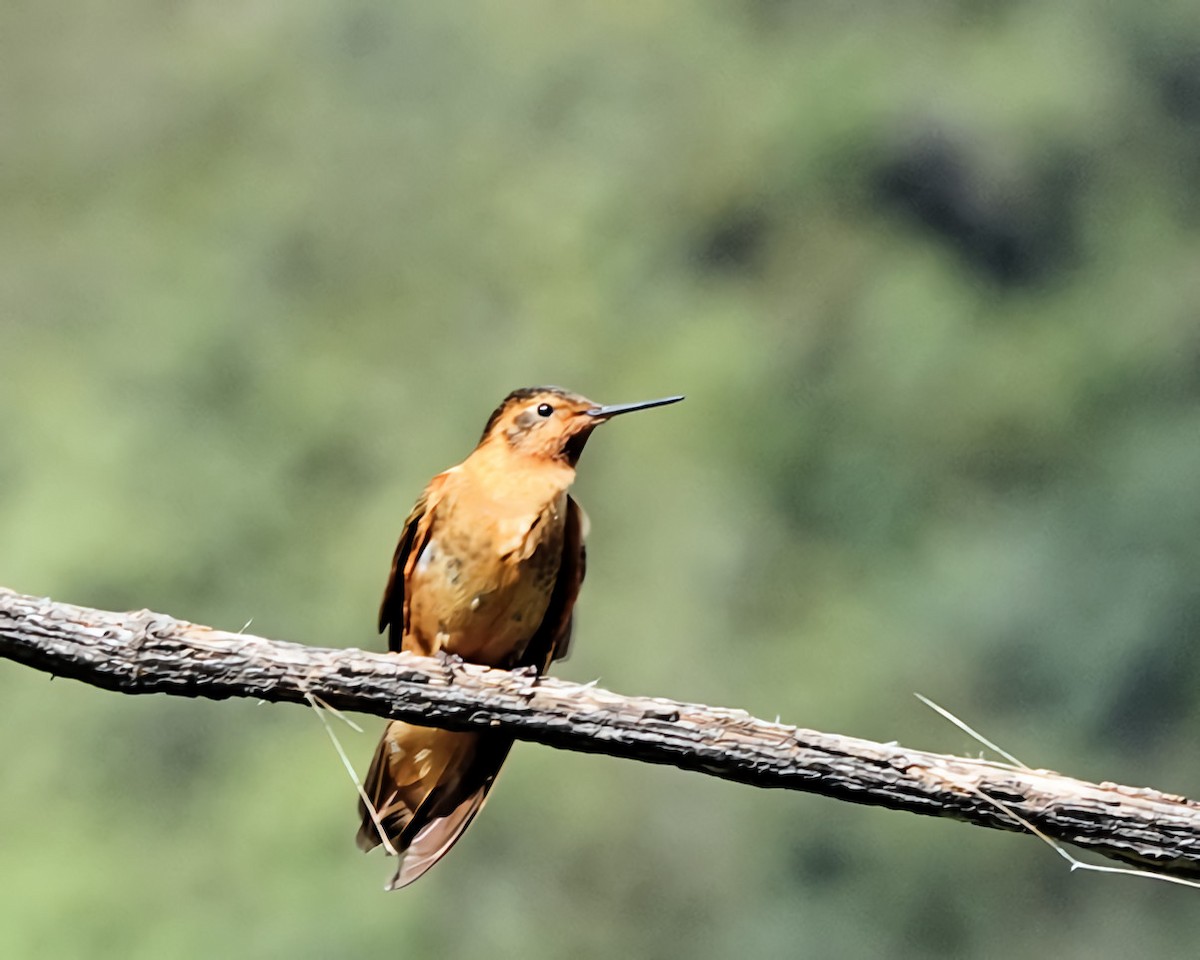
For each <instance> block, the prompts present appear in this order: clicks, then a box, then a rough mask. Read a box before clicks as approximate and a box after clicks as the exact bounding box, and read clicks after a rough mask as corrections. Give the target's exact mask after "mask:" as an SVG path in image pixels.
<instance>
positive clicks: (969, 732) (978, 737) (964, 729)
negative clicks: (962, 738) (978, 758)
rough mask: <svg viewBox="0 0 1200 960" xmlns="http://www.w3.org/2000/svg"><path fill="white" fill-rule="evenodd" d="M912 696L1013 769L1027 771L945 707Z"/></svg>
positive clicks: (918, 695)
mask: <svg viewBox="0 0 1200 960" xmlns="http://www.w3.org/2000/svg"><path fill="white" fill-rule="evenodd" d="M913 696H914V697H916V698H917V699H918V700H920V701H921V702H922V703H923V704H925V706H927V707H928V708H929V709H930V710H934V711H936V712H937V713H940V714H941V715H942V716H943V717H945V718H946V719H947V720H949V721H950V722H951V723H952V724H954V725H955V726H956V727H958V729H959V730H961V731H962V732H963V733H965V734H966V735H967V736H969V737H972V738H974V739H975V740H977V741H978V742H979V743H982V744H983V745H984V746H985V747H987V748H988V749H989V750H993V751H995V752H996V753H998V754H1000V756H1002V757H1003V758H1004V759H1005V760H1007V761H1008V762H1009V763H1011V764H1012V765H1013V766H1014V767H1020V768H1021V769H1022V770H1028V769H1029V768H1028V767H1027V766H1025V764H1023V763H1022V762H1021V761H1020V760H1018V759H1017V758H1016V757H1014V756H1013V755H1012V754H1011V753H1009V752H1008V751H1007V750H1001V749H1000V748H999V747H998V746H996V745H995V744H994V743H992V741H991V740H989V739H988V738H987V737H985V736H984V735H983V734H982V733H980V732H979V731H978V730H976V729H974V728H973V727H969V726H967V725H966V724H965V723H963V722H962V721H961V720H959V719H958V717H956V716H955V715H954V714H952V713H951V712H950V711H949V710H947V709H946V708H945V707H940V706H938V705H937V704H936V703H934V702H933V701H932V700H930V699H929V698H928V697H923V696H921V694H919V693H914V694H913Z"/></svg>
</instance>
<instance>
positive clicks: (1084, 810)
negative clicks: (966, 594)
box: [0, 589, 1200, 877]
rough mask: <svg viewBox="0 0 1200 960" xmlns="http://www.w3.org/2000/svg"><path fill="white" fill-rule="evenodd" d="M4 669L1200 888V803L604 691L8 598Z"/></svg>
mask: <svg viewBox="0 0 1200 960" xmlns="http://www.w3.org/2000/svg"><path fill="white" fill-rule="evenodd" d="M0 656H3V657H7V658H8V659H11V660H15V661H17V662H19V663H23V664H26V665H28V666H31V667H34V668H36V669H39V670H43V671H45V672H47V673H51V674H54V675H57V676H64V677H71V678H74V679H76V680H80V681H83V682H85V683H90V684H92V685H94V686H98V687H103V688H105V689H109V690H116V691H119V692H121V693H129V694H144V693H168V694H172V695H175V696H184V697H207V698H210V699H214V700H221V699H225V698H228V697H251V698H254V699H261V700H270V701H275V702H285V701H286V702H291V703H307V702H309V697H310V696H311V697H314V698H319V700H320V701H321V702H323V703H325V704H328V705H329V706H331V707H333V708H335V709H338V710H356V711H360V712H362V713H369V714H374V715H375V716H379V717H391V718H395V719H400V720H408V721H412V722H415V723H423V724H427V725H430V726H439V727H446V728H449V729H454V730H467V729H474V728H478V727H491V728H503V729H505V730H507V731H508V732H510V733H511V734H512V735H513V736H515V737H517V738H519V739H522V740H530V741H534V742H537V743H544V744H547V745H549V746H553V747H559V748H561V749H567V750H579V751H583V752H588V753H605V754H609V755H611V756H616V757H625V758H628V759H632V760H642V761H645V762H648V763H660V764H670V765H672V766H676V767H680V768H681V769H684V770H695V771H698V772H701V773H707V774H710V775H712V776H717V777H723V778H725V779H727V780H734V781H737V782H740V783H747V784H752V785H755V786H760V787H780V788H785V789H792V790H803V791H806V792H809V793H819V794H823V795H825V796H830V797H836V798H838V799H841V800H849V801H852V802H855V803H865V804H872V805H876V806H882V807H889V808H891V809H895V810H908V811H910V812H913V813H920V814H926V815H929V816H940V817H950V818H953V819H957V820H964V821H967V822H969V823H973V824H975V825H977V826H984V827H992V828H995V829H1001V830H1014V831H1022V832H1023V831H1025V830H1026V829H1027V828H1031V827H1035V828H1036V830H1037V831H1038V832H1040V834H1042V835H1044V836H1045V837H1049V838H1053V839H1054V840H1057V841H1060V842H1065V843H1071V844H1075V845H1077V846H1081V847H1085V848H1088V849H1091V850H1094V851H1097V852H1098V853H1101V854H1103V855H1105V856H1107V857H1112V858H1115V859H1118V860H1122V861H1125V862H1128V863H1133V864H1137V865H1139V866H1144V867H1149V868H1151V869H1153V870H1156V871H1158V872H1160V873H1165V874H1170V875H1172V876H1179V877H1200V804H1197V803H1194V802H1192V801H1190V800H1186V799H1184V798H1183V797H1179V796H1174V795H1171V794H1167V793H1160V792H1158V791H1156V790H1148V789H1141V788H1135V787H1126V786H1120V785H1118V784H1113V783H1088V782H1085V781H1082V780H1075V779H1072V778H1070V777H1065V776H1062V775H1061V774H1057V773H1052V772H1050V771H1046V770H1027V769H1024V768H1020V767H1017V766H1013V765H1009V764H1003V763H991V762H987V761H983V760H972V759H967V758H963V757H953V756H946V755H943V754H936V753H928V752H925V751H921V750H910V749H907V748H905V747H902V746H898V745H895V744H881V743H874V742H872V741H869V740H860V739H857V738H854V737H843V736H838V735H835V734H827V733H819V732H817V731H814V730H804V729H801V728H797V727H790V726H786V725H783V724H780V723H777V722H776V723H771V722H768V721H765V720H759V719H756V718H754V717H752V716H750V715H749V714H747V713H744V712H743V711H740V710H727V709H722V708H718V707H710V706H704V705H701V704H690V703H677V702H675V701H671V700H664V699H658V698H648V697H624V696H620V695H618V694H615V693H610V692H609V691H607V690H601V689H598V688H596V687H594V686H592V685H581V684H577V683H567V682H565V681H562V680H556V679H553V678H542V679H540V680H534V678H532V677H530V676H527V675H524V674H521V673H509V672H507V671H503V670H489V669H487V668H484V667H477V666H474V665H471V664H457V665H453V666H451V665H448V664H443V663H441V662H439V661H437V660H430V659H425V658H421V657H412V656H407V655H395V654H378V653H368V652H365V651H362V650H354V649H348V650H334V649H325V648H319V647H305V646H300V645H298V644H294V643H284V642H280V641H273V640H266V639H263V638H261V637H255V636H250V635H244V634H238V633H227V632H224V631H220V630H214V629H212V628H210V627H203V626H197V625H195V624H191V623H186V622H184V621H180V620H175V619H173V618H171V617H168V616H164V615H162V614H157V613H151V612H150V611H148V610H142V611H138V612H136V613H111V612H107V611H102V610H93V609H90V608H86V607H77V606H71V605H68V604H63V603H55V602H53V601H51V600H48V599H45V598H39V597H30V596H24V595H22V594H17V593H13V592H11V591H7V590H3V589H0Z"/></svg>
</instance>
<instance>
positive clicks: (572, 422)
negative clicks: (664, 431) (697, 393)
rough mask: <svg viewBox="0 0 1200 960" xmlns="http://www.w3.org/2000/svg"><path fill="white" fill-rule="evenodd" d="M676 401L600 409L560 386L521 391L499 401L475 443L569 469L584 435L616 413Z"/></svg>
mask: <svg viewBox="0 0 1200 960" xmlns="http://www.w3.org/2000/svg"><path fill="white" fill-rule="evenodd" d="M682 399H683V397H664V398H662V399H661V400H647V401H645V402H643V403H620V404H613V405H609V406H601V405H600V404H598V403H593V402H592V401H591V400H589V399H588V398H587V397H581V396H580V395H579V394H577V393H571V392H570V391H569V390H563V389H562V388H561V387H522V388H521V389H520V390H514V391H513V392H512V393H510V394H509V395H508V396H507V397H505V398H504V400H503V402H502V403H501V404H500V406H498V407H497V408H496V409H495V410H494V411H493V412H492V415H491V416H490V417H489V418H488V422H487V426H485V427H484V428H483V436H482V437H481V438H480V441H479V442H480V443H487V442H493V443H495V442H504V443H507V444H508V445H509V446H510V447H511V448H512V449H513V451H514V452H516V453H520V454H522V455H525V456H530V457H536V458H539V459H547V460H561V461H564V462H566V463H568V464H570V465H571V466H575V464H576V462H577V461H578V460H579V455H580V454H581V453H583V445H584V444H585V443H587V438H588V436H590V435H591V432H592V431H593V430H594V429H596V427H598V426H599V425H600V424H602V423H604V422H605V421H607V420H611V419H612V418H613V417H615V416H617V415H619V414H622V413H632V412H633V411H634V410H646V409H649V408H650V407H661V406H664V405H665V404H668V403H678V402H679V401H680V400H682Z"/></svg>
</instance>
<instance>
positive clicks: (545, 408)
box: [537, 403, 554, 417]
mask: <svg viewBox="0 0 1200 960" xmlns="http://www.w3.org/2000/svg"><path fill="white" fill-rule="evenodd" d="M537 412H538V416H539V417H548V416H550V414H552V413H553V412H554V408H553V407H552V406H550V404H548V403H539V404H538V408H537Z"/></svg>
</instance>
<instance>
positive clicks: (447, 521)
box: [358, 387, 683, 890]
mask: <svg viewBox="0 0 1200 960" xmlns="http://www.w3.org/2000/svg"><path fill="white" fill-rule="evenodd" d="M682 399H683V397H664V398H663V399H661V400H649V401H646V402H644V403H626V404H618V405H614V406H600V405H598V404H595V403H593V402H592V401H591V400H588V399H586V398H585V397H581V396H579V395H578V394H575V393H570V392H568V391H566V390H562V389H560V388H558V387H527V388H524V389H521V390H514V391H513V392H512V393H510V394H509V395H508V396H507V397H505V398H504V401H503V402H502V403H501V404H500V406H499V407H497V408H496V410H495V411H494V412H493V413H492V415H491V417H489V418H488V421H487V425H486V426H485V427H484V428H483V436H482V437H481V438H480V440H479V444H478V445H477V446H476V447H475V449H474V450H473V451H472V452H471V455H470V456H468V457H467V459H466V460H464V461H463V462H462V463H460V464H459V465H458V466H456V467H451V468H450V469H449V470H446V471H445V472H443V473H439V474H438V475H437V476H435V477H434V478H433V479H432V480H430V481H429V485H428V486H427V487H426V488H425V491H424V493H422V494H421V496H420V499H418V500H417V504H416V506H415V507H414V508H413V511H412V513H411V514H409V516H408V519H407V520H406V521H405V523H404V531H403V532H402V533H401V534H400V543H399V545H398V546H397V547H396V554H395V557H394V558H393V560H392V572H391V576H390V577H389V578H388V584H387V589H386V590H385V591H384V594H383V604H382V605H381V606H380V609H379V630H380V632H383V630H385V629H387V631H388V648H389V649H390V650H408V651H411V652H413V653H418V654H422V655H424V656H434V655H436V656H441V657H459V658H461V659H462V660H465V661H469V662H471V663H480V664H485V665H487V666H489V667H503V668H506V669H513V668H525V669H531V670H533V671H535V672H536V673H539V674H540V673H542V672H543V671H544V670H545V669H546V668H547V667H548V666H549V665H550V663H551V661H553V660H560V659H562V658H563V657H564V656H565V655H566V653H567V646H568V644H569V642H570V638H571V609H572V607H573V606H574V605H575V598H576V596H577V595H578V594H579V586H580V584H581V583H582V582H583V574H584V562H585V554H584V543H583V542H584V537H585V536H586V535H587V517H586V516H585V515H584V512H583V510H581V509H580V507H579V505H578V504H577V503H576V502H575V501H574V499H572V498H571V497H570V496H569V495H568V494H567V490H568V489H569V488H570V486H571V483H572V481H574V479H575V464H576V463H577V462H578V460H579V455H580V454H581V453H582V452H583V447H584V444H585V443H587V439H588V437H589V436H590V435H591V432H592V430H594V429H595V428H596V427H597V426H599V425H600V424H602V423H605V422H606V421H608V420H611V419H612V418H613V417H615V416H618V415H619V414H623V413H631V412H632V411H634V410H646V409H649V408H651V407H659V406H664V405H665V404H668V403H677V402H678V401H680V400H682ZM512 744H513V738H512V737H511V736H510V735H508V734H504V733H495V732H491V731H487V732H481V733H455V732H452V731H448V730H441V729H438V728H436V727H420V726H416V725H414V724H411V723H402V722H400V721H398V720H393V721H392V722H390V723H389V724H388V726H387V729H386V730H385V731H384V734H383V738H382V739H381V740H380V741H379V746H378V748H377V749H376V751H375V756H374V758H373V759H372V760H371V767H370V769H369V771H368V772H367V778H366V782H365V783H364V785H363V788H364V791H365V793H366V796H367V797H369V798H370V801H371V806H372V807H373V808H374V810H371V809H369V808H368V807H367V805H366V804H365V803H364V802H362V801H361V800H360V801H359V805H358V809H359V815H360V816H361V818H362V825H361V826H360V827H359V830H358V845H359V847H360V848H362V849H363V850H364V851H366V850H370V849H371V848H372V847H375V846H377V845H378V844H379V843H380V837H381V833H382V834H383V835H385V836H386V837H387V839H388V841H389V843H390V844H391V846H392V847H393V848H394V849H395V850H396V852H397V853H399V855H400V863H399V866H398V867H397V869H396V875H395V876H394V877H393V878H392V880H391V882H390V883H389V884H388V887H387V889H389V890H396V889H399V888H400V887H404V886H407V885H408V884H410V883H412V882H413V881H414V880H416V879H417V878H418V877H420V876H421V875H422V874H423V873H425V871H426V870H428V869H429V868H430V867H432V866H433V865H434V864H435V863H437V861H438V860H440V859H441V858H442V857H443V856H444V855H445V854H446V852H447V851H448V850H449V849H450V848H451V847H452V846H453V845H454V843H455V842H456V841H457V840H458V838H459V837H460V836H462V833H463V831H464V830H466V828H467V826H468V825H469V824H470V822H471V820H472V819H473V818H474V817H475V815H476V814H477V813H478V812H479V811H480V809H481V808H482V807H483V803H484V800H485V799H486V798H487V794H488V791H489V790H490V789H491V786H492V783H493V782H494V781H495V779H496V775H497V774H498V773H499V772H500V766H501V765H502V764H503V763H504V759H505V757H506V756H507V755H508V751H509V748H510V747H512Z"/></svg>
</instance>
